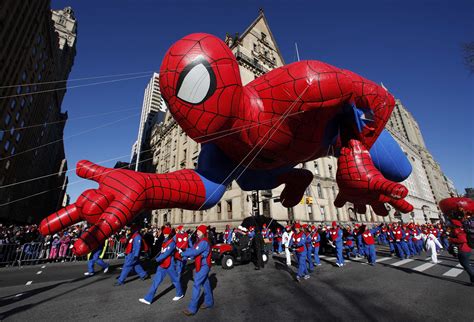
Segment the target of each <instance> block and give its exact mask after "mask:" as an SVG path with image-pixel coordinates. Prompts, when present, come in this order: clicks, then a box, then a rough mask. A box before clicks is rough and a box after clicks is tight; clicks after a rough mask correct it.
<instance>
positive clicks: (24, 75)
mask: <svg viewBox="0 0 474 322" xmlns="http://www.w3.org/2000/svg"><path fill="white" fill-rule="evenodd" d="M21 80H22V81H25V80H26V72H25V71H23V73H22V74H21Z"/></svg>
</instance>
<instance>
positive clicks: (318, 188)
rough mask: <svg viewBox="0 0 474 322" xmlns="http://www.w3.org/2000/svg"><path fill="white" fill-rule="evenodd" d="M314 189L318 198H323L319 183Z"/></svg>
mask: <svg viewBox="0 0 474 322" xmlns="http://www.w3.org/2000/svg"><path fill="white" fill-rule="evenodd" d="M316 189H317V190H318V198H320V199H323V189H321V184H320V183H318V185H317V186H316Z"/></svg>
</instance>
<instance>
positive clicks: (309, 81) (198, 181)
mask: <svg viewBox="0 0 474 322" xmlns="http://www.w3.org/2000/svg"><path fill="white" fill-rule="evenodd" d="M160 87H161V93H162V95H163V98H164V99H165V100H166V102H167V105H168V107H169V109H170V112H171V113H172V115H173V116H174V118H175V119H176V121H177V122H178V124H179V125H180V126H181V127H182V128H183V130H184V131H185V132H186V134H187V135H189V136H190V137H191V138H192V139H194V140H195V141H197V142H199V143H202V149H201V153H200V155H199V160H198V166H197V168H196V169H195V170H179V171H175V172H172V173H167V174H148V173H139V172H134V171H129V170H117V169H108V168H104V167H101V166H98V165H95V164H93V163H91V162H89V161H80V162H79V163H78V167H77V174H78V175H79V176H81V177H83V178H87V179H91V180H95V181H97V182H98V183H99V188H98V189H93V190H87V191H85V192H84V193H83V194H82V195H81V196H80V197H79V198H78V200H77V201H76V203H74V204H71V205H69V206H67V207H66V208H64V209H62V210H60V211H58V212H56V213H54V214H52V215H51V216H49V217H47V218H46V219H44V220H43V222H42V223H41V232H42V233H43V234H51V233H54V232H56V231H58V230H60V229H62V228H64V227H66V226H68V225H71V224H74V223H76V222H78V221H81V220H87V221H88V222H89V223H90V224H92V226H91V228H90V229H89V230H88V231H87V232H85V233H84V234H83V235H82V236H81V238H80V239H79V240H78V241H77V242H76V243H75V244H74V251H75V252H76V254H79V255H82V254H85V253H88V252H89V251H91V250H93V249H95V248H96V247H98V246H99V245H100V244H101V243H102V242H103V241H104V240H105V239H106V238H107V237H108V236H110V235H111V234H112V233H114V232H116V231H118V230H119V229H121V228H122V227H123V226H124V225H126V224H128V223H130V222H131V221H133V219H134V217H135V216H136V215H137V214H138V213H140V212H141V211H142V210H143V209H159V208H173V207H179V208H184V209H191V210H198V209H208V208H210V207H212V206H214V205H215V204H216V203H217V202H218V201H219V200H220V198H221V197H222V195H223V194H224V192H225V190H226V186H227V185H228V184H229V183H231V182H232V181H233V180H235V181H236V182H237V183H238V184H239V185H240V187H241V188H242V189H243V190H263V189H273V188H276V187H277V186H279V185H281V184H285V188H284V189H283V192H282V194H281V201H282V204H283V205H284V206H285V207H292V206H294V205H296V204H297V203H298V202H299V201H300V200H301V197H302V195H303V194H304V192H305V190H306V188H307V187H308V185H309V184H310V183H311V181H312V180H313V174H312V173H311V172H310V171H308V170H306V169H303V168H296V166H297V165H298V164H300V163H304V162H307V161H310V160H315V159H317V158H320V157H324V156H327V155H328V154H329V153H331V154H332V155H334V156H336V157H338V158H339V160H338V172H337V177H336V179H337V182H338V185H339V189H340V192H339V195H338V196H337V198H336V201H335V204H336V206H338V207H341V206H343V205H344V204H345V203H346V202H351V203H353V204H354V205H355V208H356V210H357V211H358V212H362V213H364V212H365V209H366V205H370V206H372V208H373V209H374V211H375V212H376V213H377V214H379V215H387V213H388V210H387V208H386V207H385V205H384V204H385V203H389V204H391V205H392V206H393V207H395V208H396V209H398V210H400V211H402V212H409V211H411V210H412V209H413V207H412V206H411V205H410V204H408V203H407V202H406V201H405V200H404V198H405V197H406V195H407V193H408V191H407V189H406V188H405V187H404V186H403V185H401V184H399V183H396V182H394V181H397V182H401V181H403V180H404V179H406V178H407V177H408V176H409V174H410V172H411V167H410V163H409V162H408V160H407V159H406V157H405V155H404V153H403V152H402V151H401V149H400V148H399V146H398V144H397V143H396V142H395V141H394V140H393V138H392V137H391V136H390V134H388V132H386V131H384V126H385V123H386V122H387V120H388V118H389V116H390V114H391V113H392V110H393V107H394V99H393V97H392V95H390V94H389V93H388V92H387V91H386V90H385V89H384V88H382V87H380V86H378V85H377V84H375V83H373V82H371V81H369V80H366V79H364V78H362V77H361V76H359V75H356V74H354V73H352V72H350V71H347V70H343V69H340V68H337V67H334V66H331V65H328V64H325V63H323V62H319V61H302V62H297V63H293V64H289V65H286V66H283V67H280V68H276V69H274V70H272V71H270V72H268V73H267V74H265V75H263V76H261V77H259V78H256V79H255V80H254V81H252V82H250V83H249V84H247V85H246V86H242V83H241V77H240V73H239V66H238V63H237V60H236V58H235V56H234V55H233V53H232V52H231V51H230V49H229V48H228V47H227V46H226V45H225V44H224V42H222V41H221V40H220V39H218V38H216V37H214V36H212V35H208V34H192V35H189V36H186V37H184V38H183V39H181V40H179V41H178V42H176V43H175V44H174V45H173V46H171V48H170V49H169V50H168V52H167V53H166V55H165V57H164V60H163V64H162V66H161V70H160ZM369 150H370V152H369Z"/></svg>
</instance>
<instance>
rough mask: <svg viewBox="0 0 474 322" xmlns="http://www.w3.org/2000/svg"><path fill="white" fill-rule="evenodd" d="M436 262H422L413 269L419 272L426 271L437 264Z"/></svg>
mask: <svg viewBox="0 0 474 322" xmlns="http://www.w3.org/2000/svg"><path fill="white" fill-rule="evenodd" d="M435 265H436V264H432V263H424V264H421V265H420V266H417V267H415V268H414V269H413V270H415V271H417V272H424V271H426V270H427V269H428V268H431V267H433V266H435Z"/></svg>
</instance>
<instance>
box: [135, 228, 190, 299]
mask: <svg viewBox="0 0 474 322" xmlns="http://www.w3.org/2000/svg"><path fill="white" fill-rule="evenodd" d="M170 234H171V228H169V227H165V228H164V229H163V235H164V237H165V239H164V240H163V244H162V245H161V252H160V255H159V256H158V257H157V258H156V262H157V263H158V268H157V269H156V274H155V276H154V277H153V283H152V285H151V287H150V290H149V291H148V293H147V295H145V297H144V298H141V299H139V301H140V302H141V303H144V304H147V305H150V304H151V302H152V301H153V298H154V297H155V293H156V290H157V289H158V286H160V284H161V282H163V279H164V278H165V277H166V275H169V276H170V279H171V282H172V283H173V285H174V287H175V288H176V296H175V297H174V298H173V301H179V300H180V299H182V298H183V296H184V294H183V290H182V289H181V283H180V281H179V277H178V274H177V273H176V270H175V267H174V264H175V262H174V258H173V254H174V252H175V250H176V243H175V241H174V239H173V237H170Z"/></svg>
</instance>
